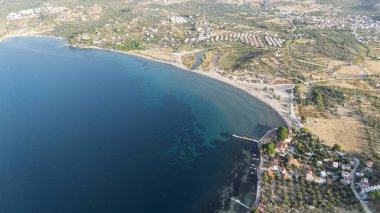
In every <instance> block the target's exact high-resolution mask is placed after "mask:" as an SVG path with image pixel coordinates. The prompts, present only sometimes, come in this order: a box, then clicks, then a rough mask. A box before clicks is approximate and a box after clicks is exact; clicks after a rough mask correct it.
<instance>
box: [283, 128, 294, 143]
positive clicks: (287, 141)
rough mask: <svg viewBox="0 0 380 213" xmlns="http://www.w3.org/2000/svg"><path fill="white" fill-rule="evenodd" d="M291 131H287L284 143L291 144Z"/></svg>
mask: <svg viewBox="0 0 380 213" xmlns="http://www.w3.org/2000/svg"><path fill="white" fill-rule="evenodd" d="M292 135H293V134H292V130H291V129H289V130H288V138H286V139H285V143H290V142H292Z"/></svg>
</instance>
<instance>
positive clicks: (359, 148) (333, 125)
mask: <svg viewBox="0 0 380 213" xmlns="http://www.w3.org/2000/svg"><path fill="white" fill-rule="evenodd" d="M309 120H310V124H306V125H305V127H306V128H308V129H310V130H311V131H312V132H313V133H315V134H316V135H318V136H319V138H320V139H321V140H322V141H323V143H324V144H327V145H329V146H333V145H334V144H340V145H341V147H342V149H343V150H345V151H347V152H363V151H364V152H367V151H368V143H367V141H366V136H365V132H364V127H363V125H362V124H361V123H360V122H359V121H357V120H356V119H354V118H348V117H343V118H336V117H331V118H328V119H326V118H310V119H309Z"/></svg>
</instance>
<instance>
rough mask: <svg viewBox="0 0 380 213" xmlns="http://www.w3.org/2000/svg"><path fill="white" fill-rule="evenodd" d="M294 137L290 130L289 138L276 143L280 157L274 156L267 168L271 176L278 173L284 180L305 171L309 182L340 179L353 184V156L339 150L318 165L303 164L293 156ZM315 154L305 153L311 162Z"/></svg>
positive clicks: (276, 150)
mask: <svg viewBox="0 0 380 213" xmlns="http://www.w3.org/2000/svg"><path fill="white" fill-rule="evenodd" d="M292 137H293V136H292V132H291V131H289V132H288V138H287V139H285V140H281V141H279V142H278V143H277V144H276V145H275V150H274V151H275V153H276V156H278V157H274V158H273V160H271V163H270V166H269V167H268V168H266V170H267V175H268V176H269V177H274V176H276V175H278V176H281V177H282V178H283V179H284V180H287V179H293V178H294V177H295V178H299V177H300V176H301V174H300V173H299V172H300V171H303V175H304V177H305V180H306V181H309V182H314V183H318V184H329V185H331V184H333V183H334V181H338V180H339V179H340V181H341V182H342V183H343V184H345V185H349V184H351V181H352V180H353V178H354V176H353V175H354V174H353V172H352V168H354V166H355V164H356V162H355V160H354V159H353V158H352V157H350V156H347V155H345V154H344V153H339V152H337V153H335V154H334V155H333V156H335V157H332V158H326V159H323V160H318V161H316V165H315V166H313V167H312V166H310V165H308V164H301V163H300V162H299V161H298V160H297V159H296V158H295V157H293V155H294V145H293V144H292V145H291V142H292ZM314 155H315V154H314V153H313V152H308V153H305V156H306V161H309V162H311V159H312V158H313V156H314ZM285 165H286V166H285ZM293 169H295V170H293Z"/></svg>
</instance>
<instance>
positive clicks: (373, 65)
mask: <svg viewBox="0 0 380 213" xmlns="http://www.w3.org/2000/svg"><path fill="white" fill-rule="evenodd" d="M364 65H365V66H366V67H367V69H368V71H369V72H370V73H371V74H380V60H377V61H375V60H366V61H365V62H364Z"/></svg>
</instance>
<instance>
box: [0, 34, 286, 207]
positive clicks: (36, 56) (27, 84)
mask: <svg viewBox="0 0 380 213" xmlns="http://www.w3.org/2000/svg"><path fill="white" fill-rule="evenodd" d="M199 72H201V71H199ZM280 124H282V120H281V118H280V117H279V116H278V115H277V114H276V113H275V112H274V111H273V110H272V109H271V108H269V107H268V106H267V105H265V104H264V103H262V102H260V101H258V100H256V99H254V98H252V97H251V96H250V95H248V94H246V93H245V92H243V91H241V90H239V89H237V88H234V87H232V86H230V85H227V84H225V83H222V82H219V81H217V80H214V79H211V78H208V77H205V76H202V75H199V74H197V73H193V72H189V71H186V70H182V69H179V68H177V67H175V66H172V65H169V64H165V63H160V62H156V61H151V60H147V59H143V58H140V57H136V56H130V55H125V54H119V53H114V52H110V51H103V50H95V49H79V48H70V47H67V46H66V45H65V40H60V39H52V38H42V37H14V38H8V39H5V40H3V41H2V42H0V212H7V213H13V212H14V213H24V212H28V213H31V212H38V213H44V212H64V213H66V212H70V213H74V212H81V213H83V212H91V213H97V212H99V213H100V212H101V213H103V212H126V213H151V212H156V213H157V212H158V213H161V212H162V213H182V212H183V213H198V212H199V213H203V212H205V213H209V212H210V213H212V212H247V210H248V209H246V208H245V207H243V206H242V205H240V204H237V203H236V202H234V201H232V200H231V199H230V198H231V197H233V198H236V199H239V200H240V201H241V203H243V204H245V205H247V206H251V205H252V204H253V203H254V201H255V196H256V185H257V183H256V182H257V178H256V173H255V170H254V169H253V166H252V164H254V165H255V164H257V161H256V160H255V158H257V156H258V147H257V144H255V143H254V142H249V141H243V140H237V139H234V138H233V137H231V135H232V134H237V135H242V136H247V137H250V138H255V139H259V138H260V137H261V136H263V135H264V134H265V133H266V131H268V130H270V129H272V128H274V127H277V126H278V125H280Z"/></svg>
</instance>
